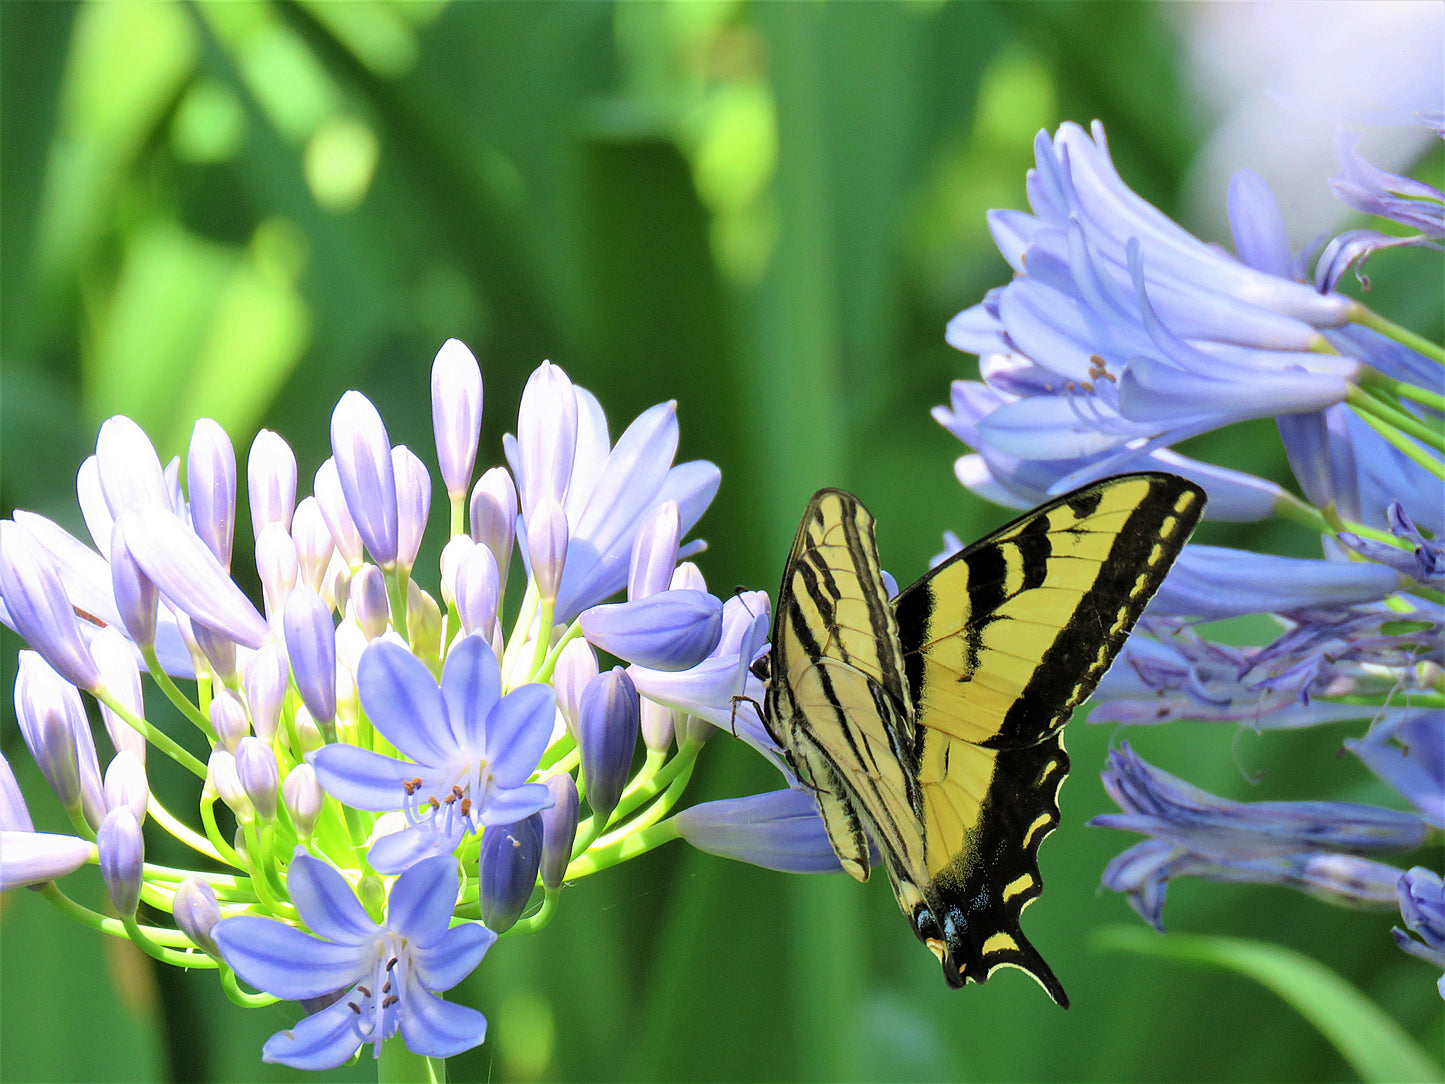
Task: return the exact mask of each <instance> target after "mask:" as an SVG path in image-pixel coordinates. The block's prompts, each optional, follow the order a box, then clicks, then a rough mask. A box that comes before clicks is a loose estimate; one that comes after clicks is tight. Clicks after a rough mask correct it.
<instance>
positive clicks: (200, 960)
mask: <svg viewBox="0 0 1445 1084" xmlns="http://www.w3.org/2000/svg"><path fill="white" fill-rule="evenodd" d="M122 922H123V923H124V924H125V931H126V934H127V935H128V936H129V937H130V939H131V942H132V943H133V944H134V945H135V946H136V948H138V949H140V950H141V951H142V952H144V953H145V954H146V955H147V956H149V957H151V958H152V959H156V960H159V961H160V962H161V963H163V964H170V965H172V966H173V967H195V968H214V967H216V966H217V964H216V961H215V960H214V959H213V958H212V957H210V956H208V955H206V954H205V953H198V952H196V951H195V950H194V949H190V948H187V949H185V950H180V949H173V948H167V947H166V946H164V945H162V944H159V943H158V942H156V941H155V940H153V939H152V938H151V937H150V936H149V935H148V934H147V933H146V931H145V929H143V928H142V927H141V926H140V925H139V924H138V923H137V922H136V920H135V918H134V916H132V917H130V918H126V919H122ZM188 943H189V942H188Z"/></svg>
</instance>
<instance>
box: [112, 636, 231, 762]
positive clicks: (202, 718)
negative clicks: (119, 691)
mask: <svg viewBox="0 0 1445 1084" xmlns="http://www.w3.org/2000/svg"><path fill="white" fill-rule="evenodd" d="M141 654H142V655H143V656H144V658H145V661H146V670H147V671H148V672H149V674H150V676H151V680H152V681H154V682H155V683H156V684H157V685H158V686H160V690H161V692H163V693H165V694H166V699H167V700H169V701H170V702H171V703H172V704H174V705H175V706H176V710H177V711H179V712H180V713H181V714H182V715H184V716H185V717H186V718H187V719H189V720H190V721H191V722H192V723H194V724H195V725H196V728H197V729H198V730H200V732H201V733H202V734H204V735H206V737H207V738H208V739H210V740H211V741H215V740H216V732H215V731H214V730H212V729H211V720H210V719H208V718H207V717H206V714H205V712H203V711H201V709H200V708H198V707H196V705H195V704H193V703H191V701H190V700H189V699H188V698H187V697H186V694H185V693H183V692H181V690H180V687H179V686H178V685H176V683H175V682H174V681H172V680H171V675H170V674H168V673H166V672H165V669H164V668H163V667H162V666H161V660H160V658H159V657H158V656H157V655H156V649H155V648H154V647H148V648H144V649H142V651H141ZM131 725H134V724H131ZM146 736H147V737H149V735H146Z"/></svg>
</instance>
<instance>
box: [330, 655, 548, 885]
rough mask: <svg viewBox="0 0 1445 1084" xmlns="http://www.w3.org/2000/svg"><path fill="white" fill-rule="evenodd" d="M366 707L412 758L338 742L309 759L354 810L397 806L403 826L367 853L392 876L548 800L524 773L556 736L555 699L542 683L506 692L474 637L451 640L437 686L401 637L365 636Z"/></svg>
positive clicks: (360, 671)
mask: <svg viewBox="0 0 1445 1084" xmlns="http://www.w3.org/2000/svg"><path fill="white" fill-rule="evenodd" d="M356 679H357V688H358V691H359V693H360V696H361V705H362V707H363V708H365V710H366V714H367V717H368V718H369V719H370V720H371V723H372V725H373V726H375V727H376V729H377V730H378V731H380V732H381V734H382V735H383V736H384V737H385V738H386V739H387V740H388V741H389V742H391V743H392V745H394V746H395V747H396V748H397V750H398V751H400V752H401V753H402V755H403V756H405V757H407V758H409V759H407V760H398V759H396V758H394V757H389V756H383V755H382V754H380V753H374V752H372V751H371V750H369V749H361V748H359V747H357V746H354V745H346V744H333V745H327V746H326V747H324V748H322V749H319V750H317V752H316V753H314V754H313V755H312V756H311V757H310V758H309V759H310V762H311V764H312V766H313V767H314V768H315V769H316V775H317V778H318V779H319V780H320V782H321V785H322V787H323V788H325V790H326V791H327V793H329V794H331V795H332V796H333V797H335V798H337V799H339V800H340V801H342V802H344V803H345V804H347V805H350V806H354V807H356V808H357V809H369V810H375V811H390V810H400V811H402V812H403V813H404V814H405V816H406V820H407V822H408V826H407V827H406V828H405V829H404V830H402V831H400V832H395V833H392V834H391V835H386V836H382V837H381V838H380V839H379V840H377V841H376V843H374V844H373V845H372V849H371V853H370V861H371V863H372V865H373V866H375V867H376V868H377V869H379V870H381V871H382V872H386V873H393V872H397V871H399V870H402V869H405V868H406V867H407V866H409V865H411V864H412V863H414V862H416V861H417V860H419V859H420V858H423V857H425V856H427V855H431V854H438V853H440V854H449V853H451V852H452V851H454V850H455V849H456V847H457V845H458V844H459V843H460V842H461V841H462V839H463V837H464V836H466V835H468V834H470V833H474V832H476V831H478V830H480V829H481V828H482V827H483V826H486V825H491V824H511V823H514V822H516V821H519V820H522V819H523V818H525V817H528V816H530V815H531V814H533V813H535V812H537V811H538V810H539V809H542V808H543V807H545V806H546V805H547V804H548V803H549V802H550V801H551V796H550V794H549V793H548V791H547V788H546V787H545V786H543V785H542V784H540V783H530V782H528V780H529V779H530V778H531V776H532V774H533V773H534V772H535V771H536V770H537V762H538V761H539V760H540V759H541V756H542V752H543V750H545V749H546V747H547V742H548V741H549V739H550V738H551V735H552V723H553V720H554V718H555V715H556V701H555V698H554V695H553V692H552V689H551V688H550V687H549V686H546V685H540V684H528V685H522V686H519V687H518V688H516V689H513V690H512V691H511V692H509V693H508V694H507V695H506V696H502V695H501V689H502V680H501V673H500V670H499V668H498V665H497V657H496V655H494V654H493V653H492V649H491V647H490V646H489V645H488V644H487V642H486V640H485V639H483V638H482V637H481V636H478V635H476V634H475V633H474V634H472V635H469V636H465V637H463V638H462V639H460V640H458V641H457V642H456V643H455V644H453V645H452V649H451V652H450V653H449V654H448V655H447V659H446V663H445V664H444V665H443V667H442V680H441V684H440V686H438V684H437V682H436V680H435V679H434V678H433V677H432V675H431V672H430V671H429V670H428V669H427V668H426V665H425V664H424V663H422V662H421V660H419V659H418V658H417V657H416V656H415V655H413V654H412V653H411V652H410V651H408V650H407V649H406V648H405V647H403V646H401V645H400V644H399V643H394V642H392V641H389V640H376V641H373V642H372V643H371V644H369V645H368V646H367V648H366V651H365V652H364V653H363V654H362V656H361V662H360V665H359V666H358V668H357V675H356Z"/></svg>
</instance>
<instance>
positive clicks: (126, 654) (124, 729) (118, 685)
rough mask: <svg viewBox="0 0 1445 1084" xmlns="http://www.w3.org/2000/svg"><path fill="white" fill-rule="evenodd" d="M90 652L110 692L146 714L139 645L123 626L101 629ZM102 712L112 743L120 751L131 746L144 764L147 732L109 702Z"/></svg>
mask: <svg viewBox="0 0 1445 1084" xmlns="http://www.w3.org/2000/svg"><path fill="white" fill-rule="evenodd" d="M90 653H91V655H92V656H93V657H94V659H95V664H96V666H98V667H100V679H101V684H102V685H104V686H105V689H106V691H107V692H109V693H110V695H111V696H113V697H115V698H116V699H117V700H119V701H120V702H121V704H122V705H124V706H125V708H126V709H127V710H129V711H130V712H131V714H133V715H136V716H140V717H144V716H145V699H144V697H143V695H142V693H141V683H140V666H139V665H138V664H137V662H136V657H135V648H134V647H133V646H132V645H131V643H130V641H128V640H127V639H126V638H125V636H124V635H122V634H121V632H120V630H119V629H113V628H104V629H100V630H99V631H98V632H96V634H95V635H94V636H93V637H92V638H91V641H90ZM100 715H101V718H102V719H103V720H104V721H105V732H106V733H107V734H109V735H110V743H111V745H113V746H114V747H115V751H116V752H117V753H119V752H120V751H121V750H122V749H129V750H130V751H131V752H132V753H134V754H135V755H136V757H137V759H139V760H140V762H141V763H142V764H144V763H145V759H146V748H147V746H146V739H145V735H144V734H141V733H140V732H139V731H137V730H136V729H135V728H134V727H133V726H131V725H130V724H129V723H128V722H126V721H125V720H124V719H122V718H121V717H120V716H119V715H117V714H116V713H115V712H114V711H112V710H111V709H110V708H109V707H108V706H107V705H105V704H101V705H100Z"/></svg>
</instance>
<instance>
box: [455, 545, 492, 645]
mask: <svg viewBox="0 0 1445 1084" xmlns="http://www.w3.org/2000/svg"><path fill="white" fill-rule="evenodd" d="M452 590H453V593H454V601H455V603H456V607H457V615H458V616H459V617H460V618H461V619H462V629H463V630H464V631H465V632H476V631H477V630H481V632H482V633H483V634H484V635H486V636H487V637H488V638H490V637H491V634H492V630H493V629H495V628H496V625H497V608H498V606H499V605H500V603H501V597H502V579H501V573H500V572H499V571H498V570H497V559H496V558H495V557H493V556H492V551H491V550H490V549H488V548H487V547H486V546H475V547H473V548H472V549H471V550H470V551H468V552H467V554H466V555H465V556H464V557H462V559H461V560H460V561H459V562H458V563H457V569H456V581H455V584H454V586H453V588H452Z"/></svg>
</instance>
